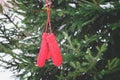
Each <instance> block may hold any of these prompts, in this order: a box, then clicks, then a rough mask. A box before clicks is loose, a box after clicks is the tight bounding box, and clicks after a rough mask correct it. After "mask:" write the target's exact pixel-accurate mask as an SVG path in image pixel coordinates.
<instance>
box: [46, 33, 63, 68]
mask: <svg viewBox="0 0 120 80" xmlns="http://www.w3.org/2000/svg"><path fill="white" fill-rule="evenodd" d="M46 39H47V42H48V46H49V52H50V53H51V58H52V61H53V63H54V65H55V66H60V65H61V63H62V55H61V52H60V48H59V46H58V43H57V41H56V38H55V35H54V34H53V33H50V34H48V36H47V38H46Z"/></svg>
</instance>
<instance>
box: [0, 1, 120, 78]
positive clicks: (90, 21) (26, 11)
mask: <svg viewBox="0 0 120 80" xmlns="http://www.w3.org/2000/svg"><path fill="white" fill-rule="evenodd" d="M11 4H13V5H16V6H17V9H16V10H13V12H14V13H17V14H19V15H22V16H24V19H23V20H21V21H22V23H24V24H25V26H24V27H23V26H20V27H18V25H17V24H14V26H16V28H14V29H13V31H11V30H7V29H5V28H4V27H5V26H4V24H5V22H4V21H6V20H8V22H9V23H13V22H12V19H11V18H12V17H10V16H9V14H4V16H6V17H7V18H6V19H0V21H1V25H0V27H1V29H0V32H1V33H0V34H1V36H0V37H2V38H5V39H7V40H8V41H9V43H3V42H1V43H0V52H4V53H5V54H7V55H10V56H11V57H12V59H11V60H10V61H9V62H8V61H6V60H4V59H2V58H1V59H0V60H1V61H2V62H4V63H6V64H7V66H5V65H2V66H4V67H5V68H10V69H12V70H13V71H14V72H16V71H17V72H18V74H17V76H18V77H20V80H119V79H120V54H119V53H120V49H119V48H120V42H119V41H120V15H119V14H120V1H119V0H53V3H52V9H51V23H52V29H53V32H54V33H55V35H56V36H57V41H58V43H59V44H60V48H61V52H62V55H63V63H62V65H61V66H60V67H55V66H54V65H53V63H52V61H47V62H46V65H45V66H44V67H43V68H39V67H37V66H36V58H37V55H38V51H39V48H40V47H39V45H40V42H41V35H42V33H43V32H44V30H45V22H46V18H47V14H46V9H45V7H44V5H45V0H12V2H11ZM71 4H72V5H74V6H71ZM105 5H107V7H105ZM103 6H104V7H103ZM14 13H13V14H14ZM20 29H23V30H22V31H19V30H20ZM7 31H8V32H9V33H7ZM11 35H15V36H17V38H13V37H10V36H11ZM16 48H17V49H20V50H22V52H23V53H22V54H15V53H13V51H12V50H13V49H16Z"/></svg>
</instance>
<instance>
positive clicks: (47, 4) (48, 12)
mask: <svg viewBox="0 0 120 80" xmlns="http://www.w3.org/2000/svg"><path fill="white" fill-rule="evenodd" d="M51 5H52V0H46V9H47V22H46V30H45V32H47V31H48V27H50V33H52V26H51V21H50V12H51Z"/></svg>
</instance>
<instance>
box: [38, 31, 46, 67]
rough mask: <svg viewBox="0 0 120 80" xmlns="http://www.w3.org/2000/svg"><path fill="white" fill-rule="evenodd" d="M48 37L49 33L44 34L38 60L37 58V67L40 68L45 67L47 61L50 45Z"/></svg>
mask: <svg viewBox="0 0 120 80" xmlns="http://www.w3.org/2000/svg"><path fill="white" fill-rule="evenodd" d="M47 36H48V34H47V33H43V35H42V42H41V47H40V50H39V54H38V58H37V65H38V66H39V67H43V66H44V64H45V61H46V59H47V56H48V44H47V40H46V37H47Z"/></svg>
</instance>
